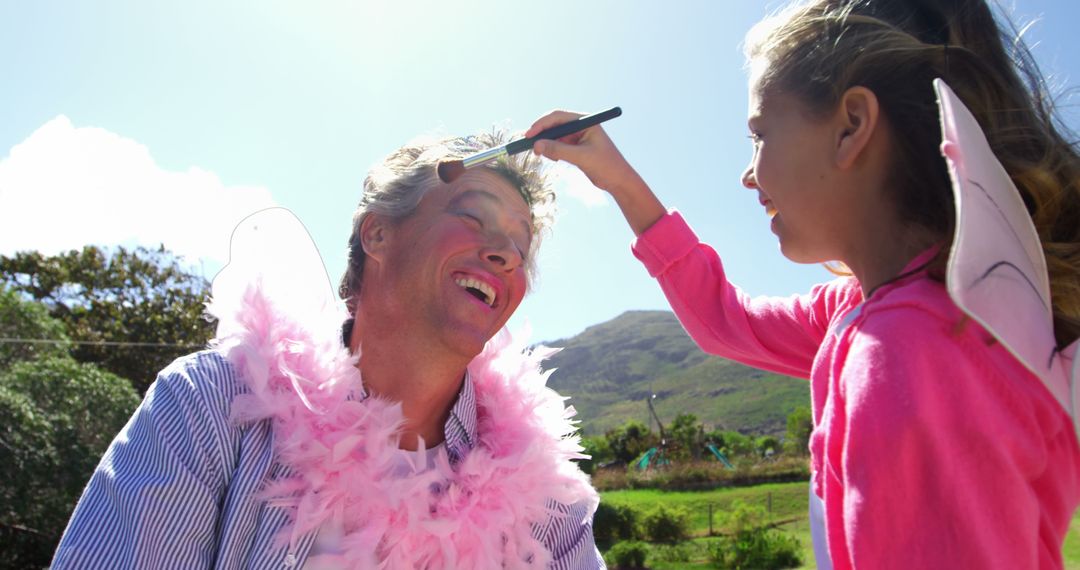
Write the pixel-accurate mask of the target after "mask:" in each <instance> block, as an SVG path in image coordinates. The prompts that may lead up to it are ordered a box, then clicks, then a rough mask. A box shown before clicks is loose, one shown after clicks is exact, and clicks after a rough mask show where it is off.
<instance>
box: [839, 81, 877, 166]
mask: <svg viewBox="0 0 1080 570" xmlns="http://www.w3.org/2000/svg"><path fill="white" fill-rule="evenodd" d="M880 111H881V108H880V106H879V105H878V98H877V95H874V92H873V91H871V90H869V89H867V88H866V87H862V86H855V87H852V88H850V89H848V90H847V91H845V92H844V94H843V95H842V96H841V97H840V108H839V110H838V113H839V117H838V119H839V121H840V126H841V129H840V133H839V136H838V137H837V144H836V165H837V166H839V167H840V168H844V169H846V168H851V166H853V165H854V164H855V163H856V162H857V161H858V159H859V158H860V157H861V156H863V151H865V150H866V148H867V147H868V146H869V144H870V140H871V139H872V138H873V136H874V131H875V130H877V128H878V123H879V119H880Z"/></svg>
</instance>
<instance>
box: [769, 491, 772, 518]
mask: <svg viewBox="0 0 1080 570" xmlns="http://www.w3.org/2000/svg"><path fill="white" fill-rule="evenodd" d="M769 518H772V491H769Z"/></svg>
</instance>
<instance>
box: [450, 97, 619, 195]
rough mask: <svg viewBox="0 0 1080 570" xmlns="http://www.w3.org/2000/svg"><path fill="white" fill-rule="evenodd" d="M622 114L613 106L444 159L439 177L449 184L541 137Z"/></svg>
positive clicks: (555, 135)
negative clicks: (481, 150)
mask: <svg viewBox="0 0 1080 570" xmlns="http://www.w3.org/2000/svg"><path fill="white" fill-rule="evenodd" d="M621 114H622V109H620V108H618V107H612V108H610V109H608V110H607V111H601V112H599V113H593V114H592V115H585V116H584V117H581V118H578V119H574V120H573V121H570V122H567V123H563V124H561V125H556V126H554V127H551V128H550V129H544V130H542V131H540V132H539V133H538V134H537V135H536V136H533V137H529V138H526V139H519V140H516V141H513V142H510V143H507V144H505V145H503V146H500V147H498V148H493V149H491V150H485V151H483V152H478V153H476V154H474V155H472V156H469V157H466V158H464V159H461V160H444V161H442V162H440V163H439V166H438V172H439V178H440V179H441V180H442V181H443V182H445V183H447V184H449V183H451V182H453V181H454V180H457V179H458V177H459V176H461V175H462V174H465V170H467V169H469V168H472V167H474V166H476V165H478V164H483V163H485V162H488V161H490V160H495V159H496V158H499V157H500V156H510V155H512V154H517V153H519V152H522V151H526V150H532V147H533V143H535V142H536V141H538V140H541V139H552V140H554V139H560V138H562V137H565V136H566V135H572V134H574V133H576V132H578V131H581V130H585V129H587V128H589V127H591V126H593V125H599V124H600V123H603V122H604V121H606V120H608V119H614V118H615V117H618V116H619V115H621Z"/></svg>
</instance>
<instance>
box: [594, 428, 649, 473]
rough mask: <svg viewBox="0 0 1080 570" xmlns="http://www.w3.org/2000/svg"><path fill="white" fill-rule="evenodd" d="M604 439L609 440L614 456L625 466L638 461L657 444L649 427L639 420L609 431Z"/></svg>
mask: <svg viewBox="0 0 1080 570" xmlns="http://www.w3.org/2000/svg"><path fill="white" fill-rule="evenodd" d="M604 437H606V438H607V441H608V447H610V448H611V454H612V456H613V457H614V458H615V460H616V461H619V462H620V463H624V464H628V463H630V462H632V461H633V460H635V459H637V458H638V457H639V456H640V455H641V454H642V453H645V451H647V450H648V449H649V448H650V447H655V446H656V444H657V438H656V436H655V435H653V433H652V432H651V431H649V427H648V426H646V425H645V424H643V423H641V422H639V421H637V420H628V421H627V422H626V423H625V424H623V425H622V426H620V427H617V428H615V429H613V430H609V431H608V432H607V433H606V434H604Z"/></svg>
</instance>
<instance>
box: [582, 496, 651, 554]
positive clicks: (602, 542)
mask: <svg viewBox="0 0 1080 570" xmlns="http://www.w3.org/2000/svg"><path fill="white" fill-rule="evenodd" d="M640 518H641V517H640V516H639V514H638V510H637V509H635V508H634V507H632V506H630V505H619V504H614V505H613V504H610V503H604V502H601V503H600V505H599V506H597V507H596V514H594V515H593V537H594V538H595V539H596V544H597V545H598V546H599V547H600V548H601V549H604V548H608V547H610V546H611V545H613V544H615V543H616V542H619V541H620V540H634V539H637V538H641V536H640V533H639V532H638V520H639V519H640Z"/></svg>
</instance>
